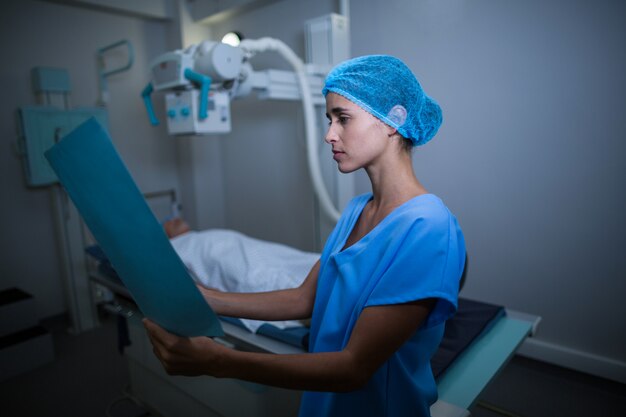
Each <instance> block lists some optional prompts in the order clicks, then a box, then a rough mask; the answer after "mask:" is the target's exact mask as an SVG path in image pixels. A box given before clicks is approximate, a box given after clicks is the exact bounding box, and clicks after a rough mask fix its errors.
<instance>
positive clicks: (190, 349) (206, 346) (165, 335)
mask: <svg viewBox="0 0 626 417" xmlns="http://www.w3.org/2000/svg"><path fill="white" fill-rule="evenodd" d="M143 325H144V326H145V328H146V330H147V332H148V337H150V342H151V343H152V347H153V349H152V350H153V351H154V354H155V355H156V357H157V358H158V359H159V361H161V363H162V364H163V368H165V371H166V372H167V373H168V374H169V375H185V376H197V375H213V376H219V373H220V372H219V369H220V364H221V363H222V358H223V357H224V355H225V354H227V351H228V348H226V347H224V346H223V345H221V344H219V343H216V342H214V341H213V340H211V339H210V338H208V337H203V336H200V337H191V338H188V337H179V336H176V335H174V334H172V333H169V332H167V331H166V330H164V329H163V328H161V327H160V326H158V325H157V324H156V323H154V322H153V321H150V320H149V319H143Z"/></svg>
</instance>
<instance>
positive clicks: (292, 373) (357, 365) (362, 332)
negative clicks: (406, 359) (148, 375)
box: [144, 299, 434, 392]
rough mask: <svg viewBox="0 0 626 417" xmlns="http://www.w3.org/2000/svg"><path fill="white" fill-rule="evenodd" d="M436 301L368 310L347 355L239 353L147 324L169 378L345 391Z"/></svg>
mask: <svg viewBox="0 0 626 417" xmlns="http://www.w3.org/2000/svg"><path fill="white" fill-rule="evenodd" d="M433 305H434V300H430V299H429V300H421V301H415V302H411V303H407V304H398V305H387V306H376V307H368V308H366V309H365V310H363V312H362V313H361V315H360V317H359V319H358V321H357V323H356V325H355V327H354V330H353V331H352V335H351V336H350V340H349V342H348V344H347V346H346V347H345V349H343V350H342V351H339V352H325V353H310V354H297V355H275V354H265V353H250V352H240V351H236V350H233V349H230V348H227V347H225V346H222V345H220V344H218V343H216V342H214V341H212V340H211V339H209V338H205V337H197V338H180V337H177V336H175V335H172V334H170V333H168V332H166V331H165V330H163V329H161V328H160V327H158V326H157V325H155V324H154V323H152V322H150V321H148V320H145V321H144V324H145V326H146V329H147V330H148V334H149V336H150V339H151V340H152V344H153V347H154V353H155V355H156V356H157V357H158V358H159V360H160V361H161V362H162V364H163V366H164V367H165V370H166V371H167V372H168V373H169V374H181V375H212V376H215V377H219V378H237V379H243V380H246V381H251V382H257V383H261V384H266V385H273V386H279V387H283V388H291V389H302V390H317V391H337V392H345V391H351V390H354V389H358V388H360V387H362V386H363V385H365V384H366V383H367V381H368V380H369V378H370V377H371V376H372V375H373V373H374V372H375V371H376V370H377V369H378V368H379V367H380V366H381V365H382V364H383V363H384V362H385V361H386V360H387V359H388V358H389V357H390V356H391V355H392V354H393V353H394V352H395V351H396V350H398V349H399V348H400V346H402V344H403V343H404V342H406V341H407V340H408V339H409V338H410V337H411V335H412V334H413V333H414V332H415V331H417V329H418V328H419V326H420V325H421V324H422V323H423V321H424V320H425V319H426V317H427V316H428V313H429V312H430V310H431V309H432V307H433Z"/></svg>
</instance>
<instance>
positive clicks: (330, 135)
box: [324, 125, 337, 144]
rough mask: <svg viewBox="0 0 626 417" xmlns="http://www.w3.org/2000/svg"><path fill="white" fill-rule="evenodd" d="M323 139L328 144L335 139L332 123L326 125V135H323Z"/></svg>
mask: <svg viewBox="0 0 626 417" xmlns="http://www.w3.org/2000/svg"><path fill="white" fill-rule="evenodd" d="M324 141H325V142H326V143H329V144H330V143H333V142H336V141H337V134H336V133H335V131H334V129H333V127H332V125H331V126H328V130H327V131H326V136H325V137H324Z"/></svg>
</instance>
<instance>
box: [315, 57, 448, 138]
mask: <svg viewBox="0 0 626 417" xmlns="http://www.w3.org/2000/svg"><path fill="white" fill-rule="evenodd" d="M329 92H332V93H336V94H339V95H341V96H343V97H345V98H347V99H348V100H350V101H351V102H353V103H354V104H356V105H358V106H360V107H361V108H363V109H364V110H365V111H367V112H369V113H371V114H372V115H373V116H375V117H377V118H378V119H380V120H382V121H383V122H384V123H386V124H388V125H389V126H391V127H393V128H396V129H397V130H398V133H400V134H401V135H402V136H403V137H405V138H407V139H410V140H411V141H412V142H413V145H414V146H419V145H423V144H425V143H426V142H428V141H429V140H431V139H432V138H433V136H435V133H437V130H438V129H439V126H440V125H441V120H442V118H441V108H440V107H439V105H438V104H437V102H435V101H434V100H433V99H431V98H430V97H428V96H427V95H426V94H425V93H424V90H422V87H421V86H420V83H419V82H418V81H417V79H416V78H415V75H413V73H412V72H411V70H410V69H409V68H408V67H407V66H406V65H405V64H404V62H402V61H400V60H399V59H398V58H395V57H392V56H388V55H368V56H362V57H358V58H353V59H350V60H348V61H345V62H342V63H341V64H339V65H337V66H336V67H335V68H333V70H332V71H331V72H330V73H329V74H328V76H327V77H326V83H325V85H324V89H323V90H322V93H323V94H324V96H326V95H327V94H328V93H329Z"/></svg>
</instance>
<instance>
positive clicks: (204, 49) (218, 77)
mask: <svg viewBox="0 0 626 417" xmlns="http://www.w3.org/2000/svg"><path fill="white" fill-rule="evenodd" d="M242 61H243V52H242V50H241V49H239V48H235V47H233V46H230V45H227V44H225V43H221V42H212V41H205V42H202V43H201V44H200V45H198V47H197V49H196V53H195V57H194V70H195V71H196V72H199V73H200V74H206V75H208V76H209V77H211V79H212V82H221V81H225V80H233V79H235V78H237V77H238V75H239V71H240V70H241V63H242Z"/></svg>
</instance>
